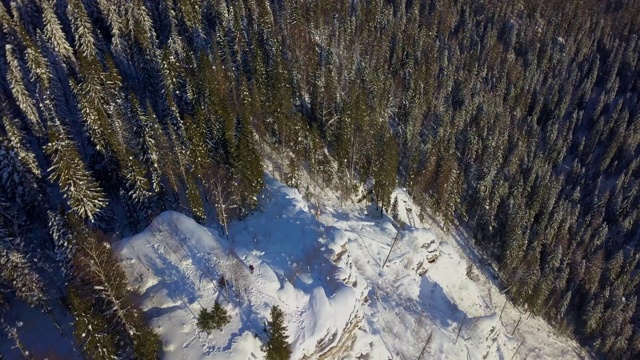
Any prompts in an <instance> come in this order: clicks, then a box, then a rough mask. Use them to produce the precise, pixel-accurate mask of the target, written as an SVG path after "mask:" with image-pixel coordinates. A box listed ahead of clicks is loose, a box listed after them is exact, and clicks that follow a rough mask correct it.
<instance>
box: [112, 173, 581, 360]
mask: <svg viewBox="0 0 640 360" xmlns="http://www.w3.org/2000/svg"><path fill="white" fill-rule="evenodd" d="M315 194H316V195H315V196H314V197H313V198H314V199H313V202H308V201H306V200H305V199H304V198H303V196H302V195H301V194H300V193H299V192H298V191H297V190H296V189H292V188H288V187H286V186H284V185H282V184H281V183H279V182H277V181H275V180H273V179H271V178H268V179H267V189H266V190H265V195H264V199H263V203H264V206H263V209H262V211H259V212H257V213H256V214H254V215H252V216H250V217H248V218H247V219H245V220H244V221H241V222H236V223H234V224H233V225H232V226H231V228H230V235H229V239H228V240H227V239H226V238H225V237H223V236H221V235H220V234H218V232H217V231H216V230H214V229H209V228H205V227H202V226H200V225H198V224H197V223H195V222H194V221H193V220H191V219H189V218H188V217H186V216H184V215H181V214H179V213H176V212H166V213H163V214H161V215H160V216H159V217H158V218H156V219H155V220H154V221H153V222H152V224H151V225H150V226H149V227H148V228H147V229H146V230H145V231H144V232H142V233H140V234H138V235H136V236H134V237H131V238H127V239H123V240H122V241H120V242H118V243H116V244H114V250H115V251H116V253H117V254H118V256H119V258H120V259H121V260H122V263H123V265H124V267H125V269H126V272H127V275H128V277H129V279H130V282H131V285H132V286H133V287H134V288H136V289H137V290H138V291H139V292H140V293H141V294H142V295H141V303H142V307H143V309H144V311H145V313H146V315H147V316H148V317H149V318H150V319H151V321H152V325H153V327H155V329H156V330H157V331H158V332H159V333H160V335H161V337H162V339H163V343H164V344H163V347H164V353H165V358H166V359H201V358H215V359H261V358H263V357H264V352H263V351H262V350H261V340H263V339H264V337H265V333H264V323H265V321H266V320H267V318H268V315H269V311H270V308H271V306H273V305H279V306H280V307H281V308H282V309H283V310H284V313H285V317H286V320H287V322H286V325H287V326H288V335H289V341H290V342H291V347H292V350H293V356H292V358H293V359H417V358H419V357H420V356H421V358H422V359H433V358H437V359H512V358H515V359H524V358H530V359H533V358H535V359H573V358H581V357H583V356H584V355H583V354H582V351H581V350H580V349H579V347H578V346H577V344H576V343H575V342H573V341H572V340H569V339H567V338H564V337H562V336H560V335H557V334H555V333H554V331H553V330H552V329H551V328H550V326H549V325H547V324H546V323H545V322H544V321H543V320H540V319H538V318H536V317H535V316H531V317H528V316H527V315H526V314H525V315H524V316H521V315H520V311H519V310H518V309H516V308H515V307H514V306H513V305H511V304H507V305H506V307H505V308H504V311H503V312H502V317H501V318H500V316H499V315H500V312H501V311H502V308H503V306H504V305H505V301H506V300H505V297H504V296H503V295H502V294H501V293H500V291H499V290H498V288H497V287H496V286H495V285H494V284H493V282H492V281H491V280H490V279H488V278H487V277H486V276H485V275H484V274H483V272H482V271H480V270H479V269H478V267H477V265H476V263H475V262H474V261H472V260H470V257H468V256H467V254H472V253H473V247H472V246H471V245H469V243H468V241H467V240H465V238H464V236H463V234H462V232H461V231H460V230H458V229H454V230H453V231H452V232H451V233H450V234H445V233H444V232H442V231H441V230H440V229H439V228H437V227H431V226H430V225H429V224H428V223H427V222H422V221H421V220H420V217H419V216H418V215H419V210H418V209H417V207H416V206H415V205H414V204H413V203H412V201H411V199H410V198H409V196H407V194H406V193H405V192H404V191H403V190H402V189H398V190H396V191H395V195H396V196H397V197H398V200H399V205H400V206H399V213H400V218H401V220H402V221H403V222H404V223H406V225H404V226H403V228H402V229H400V228H399V226H398V225H396V224H394V223H393V222H392V221H391V220H390V219H389V218H388V217H386V216H385V217H383V218H381V219H380V218H374V217H371V216H369V215H367V212H366V210H365V208H364V206H362V205H361V204H358V205H356V204H354V203H353V202H346V203H347V204H348V205H344V207H340V206H339V202H338V201H337V196H336V195H335V194H333V193H331V192H329V191H323V192H316V193H315ZM406 209H412V210H410V211H406ZM316 215H317V216H316ZM425 217H426V218H429V217H428V216H425ZM398 232H399V233H398ZM396 236H398V240H397V243H396V245H395V246H394V248H393V251H392V252H391V255H390V256H389V259H388V261H387V264H386V266H385V268H384V269H383V268H382V263H383V262H384V261H385V258H386V257H387V255H388V253H389V249H390V246H391V244H392V243H393V241H394V239H395V238H396ZM433 240H435V241H436V242H438V243H439V248H440V257H439V258H438V259H437V261H435V262H432V263H429V262H427V249H426V248H428V247H429V243H430V242H432V241H433ZM431 247H432V246H431ZM472 258H474V257H473V256H472ZM469 264H471V265H470V268H471V269H473V270H472V272H471V273H470V274H467V269H468V266H469ZM250 265H251V266H253V267H254V271H253V272H251V271H249V266H250ZM221 276H224V277H225V278H226V279H227V280H228V282H229V283H230V284H231V285H230V286H229V287H228V288H226V289H225V288H222V287H221V286H220V284H219V279H220V277H221ZM216 300H217V301H219V302H220V303H221V304H223V306H224V307H225V308H226V309H227V310H228V311H229V313H230V314H231V315H232V319H233V320H232V321H231V323H229V324H228V325H227V326H225V327H224V329H223V331H222V332H220V331H215V330H214V331H212V332H211V333H210V334H207V333H205V332H199V331H198V329H197V328H196V325H195V324H196V316H197V314H198V313H199V311H200V310H201V309H202V308H203V307H207V308H209V307H211V306H212V305H213V304H214V301H216ZM518 322H519V324H518ZM516 325H517V328H516ZM514 329H515V331H514ZM514 355H515V356H514Z"/></svg>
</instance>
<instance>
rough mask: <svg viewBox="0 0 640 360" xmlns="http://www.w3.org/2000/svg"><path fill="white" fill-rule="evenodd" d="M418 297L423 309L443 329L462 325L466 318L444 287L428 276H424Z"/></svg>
mask: <svg viewBox="0 0 640 360" xmlns="http://www.w3.org/2000/svg"><path fill="white" fill-rule="evenodd" d="M418 297H419V299H420V305H421V307H422V308H423V309H424V310H425V311H426V312H427V313H429V314H430V315H431V316H432V317H433V320H435V321H438V323H439V324H440V326H442V327H445V328H448V327H450V326H451V325H453V324H460V323H461V322H462V320H463V319H464V317H465V316H466V314H465V313H464V312H463V311H462V310H460V309H459V308H458V306H457V305H456V304H455V303H453V302H452V301H451V300H450V299H449V296H447V294H446V293H445V292H444V289H443V288H442V286H440V284H438V283H437V282H435V281H431V279H429V277H427V276H423V277H422V279H421V281H420V294H419V295H418Z"/></svg>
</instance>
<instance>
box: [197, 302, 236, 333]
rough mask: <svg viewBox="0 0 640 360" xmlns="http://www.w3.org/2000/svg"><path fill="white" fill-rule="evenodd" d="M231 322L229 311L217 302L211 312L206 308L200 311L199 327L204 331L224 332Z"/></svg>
mask: <svg viewBox="0 0 640 360" xmlns="http://www.w3.org/2000/svg"><path fill="white" fill-rule="evenodd" d="M230 321H231V316H230V315H229V314H228V313H227V310H226V309H225V308H223V307H222V305H220V304H219V303H218V302H217V301H216V302H215V304H214V305H213V308H212V309H211V310H207V309H206V308H204V309H202V310H200V313H199V314H198V322H197V326H198V328H199V329H200V330H203V331H211V330H214V329H215V330H222V328H223V327H224V326H225V325H227V324H228V323H229V322H230Z"/></svg>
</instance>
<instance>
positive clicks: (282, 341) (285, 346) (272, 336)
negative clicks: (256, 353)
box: [266, 305, 291, 360]
mask: <svg viewBox="0 0 640 360" xmlns="http://www.w3.org/2000/svg"><path fill="white" fill-rule="evenodd" d="M286 332H287V326H286V325H285V324H284V313H283V312H282V310H280V308H279V307H278V306H277V305H274V306H273V307H272V308H271V320H270V321H268V322H267V335H268V339H267V344H266V348H267V360H288V359H289V358H290V357H291V349H290V348H289V343H288V342H287V334H286Z"/></svg>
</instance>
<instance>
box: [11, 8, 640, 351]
mask: <svg viewBox="0 0 640 360" xmlns="http://www.w3.org/2000/svg"><path fill="white" fill-rule="evenodd" d="M638 15H640V2H639V1H636V0H583V1H577V0H568V1H567V0H544V1H531V0H521V1H498V0H484V1H473V0H397V1H392V0H373V1H356V0H350V1H322V0H307V1H288V0H287V1H284V0H240V1H224V0H204V1H202V0H197V1H196V0H158V1H155V0H0V26H1V29H0V45H1V46H0V117H1V121H0V183H1V186H0V309H2V310H0V327H2V332H3V335H2V336H5V334H6V335H7V336H9V337H11V334H12V333H13V332H12V328H11V326H12V325H11V324H8V323H6V322H5V321H4V320H2V313H3V311H5V310H6V309H7V308H8V307H10V306H12V303H14V302H15V301H18V300H21V301H25V302H28V303H29V304H30V305H32V306H33V307H37V308H40V309H42V310H43V312H44V313H47V312H48V311H50V309H51V304H52V303H53V302H63V303H64V304H66V306H67V307H68V308H69V309H70V312H71V313H72V314H73V316H74V317H75V319H76V320H75V325H74V326H75V329H76V334H78V338H79V341H78V345H79V346H80V347H81V348H82V349H83V351H84V354H85V355H86V356H87V357H88V358H95V359H108V358H112V356H117V357H120V358H132V357H137V358H154V357H155V354H156V351H158V349H159V348H158V346H159V345H158V344H159V340H158V337H157V335H155V334H154V333H153V332H152V331H151V330H149V328H148V327H147V326H146V325H145V323H144V320H143V318H142V316H141V315H140V311H139V310H138V309H136V307H135V305H134V302H133V300H132V299H131V292H130V290H128V288H127V286H126V276H125V275H124V272H123V271H121V270H119V268H118V265H117V261H116V260H115V257H114V256H113V254H112V253H111V250H110V249H109V247H108V246H107V244H108V243H109V242H110V241H112V239H113V238H114V237H115V236H119V234H131V233H134V232H136V231H139V230H141V229H142V228H144V227H145V226H146V225H147V224H148V223H149V221H150V220H151V219H152V218H153V217H154V216H155V215H157V214H159V213H160V212H161V211H164V210H170V209H173V210H177V211H181V212H184V213H187V214H189V215H190V216H192V217H193V218H194V219H196V220H198V221H200V222H202V223H205V222H207V223H209V224H210V223H215V224H219V226H220V227H221V229H223V231H226V229H227V225H228V223H229V222H230V221H233V220H237V219H242V218H243V217H245V216H247V215H248V214H250V213H251V212H252V211H255V210H256V208H257V206H258V204H259V201H258V199H259V193H260V191H261V189H262V187H263V174H264V171H265V170H267V169H264V168H263V160H262V157H263V156H264V154H265V153H266V150H267V149H269V151H273V152H275V153H278V154H282V155H281V158H282V159H283V160H282V163H283V165H282V166H281V169H279V171H281V172H282V174H281V175H282V178H286V179H287V182H289V185H294V186H295V185H296V182H297V181H296V175H295V174H296V173H297V172H298V171H299V170H301V169H304V170H306V171H307V172H308V173H309V174H311V176H312V177H313V178H314V180H315V181H317V182H319V183H322V184H323V185H324V186H331V187H333V188H336V189H340V191H342V192H343V193H344V194H349V193H350V192H352V191H353V190H354V189H355V188H356V186H357V185H358V184H360V183H365V182H367V181H368V182H369V183H372V184H373V186H372V192H373V194H374V196H375V199H376V201H377V202H378V204H379V205H380V206H381V207H382V208H383V209H385V211H387V209H389V208H390V207H391V200H392V199H391V191H392V189H393V188H394V187H395V186H404V187H406V188H407V189H408V190H409V191H410V193H411V194H412V196H413V197H414V198H415V199H417V200H418V202H419V203H420V204H421V205H422V206H424V207H425V208H429V209H431V211H433V212H434V213H436V214H438V215H439V216H440V217H441V218H442V219H444V221H445V223H446V224H448V225H451V224H453V223H454V221H455V222H457V223H460V224H461V225H462V226H464V227H465V228H467V229H469V231H470V233H471V234H473V238H474V241H475V242H476V244H478V246H479V247H480V248H481V249H483V250H484V251H485V252H486V254H487V255H488V256H489V257H490V258H491V259H492V260H493V261H495V262H496V263H497V264H498V269H499V272H500V275H501V278H502V280H503V281H504V286H505V288H507V289H508V293H509V295H510V296H511V297H512V299H513V300H514V301H515V302H516V303H517V304H519V305H521V306H523V307H526V308H528V309H529V310H530V311H532V312H533V313H535V314H538V315H541V316H543V317H544V318H545V319H547V320H548V321H549V322H550V323H552V324H553V325H555V326H556V327H557V328H558V329H561V330H563V331H566V332H569V333H572V334H574V335H575V336H576V337H577V338H578V339H579V340H580V341H581V342H582V343H583V344H584V345H585V346H588V347H591V348H592V349H593V350H594V351H595V352H596V353H597V354H599V355H600V356H602V357H603V358H612V359H613V358H616V359H637V358H639V357H640V306H639V304H638V301H637V300H638V295H639V294H640V286H639V282H640V276H639V275H640V274H639V271H640V263H639V260H640V252H639V251H638V249H637V248H638V246H640V244H639V241H640V187H639V184H640V183H639V179H640V146H639V145H640V62H639V59H640V16H638ZM86 334H89V335H86Z"/></svg>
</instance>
